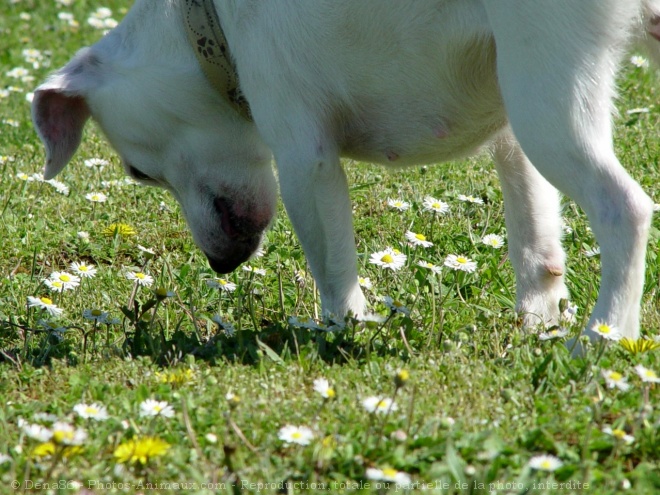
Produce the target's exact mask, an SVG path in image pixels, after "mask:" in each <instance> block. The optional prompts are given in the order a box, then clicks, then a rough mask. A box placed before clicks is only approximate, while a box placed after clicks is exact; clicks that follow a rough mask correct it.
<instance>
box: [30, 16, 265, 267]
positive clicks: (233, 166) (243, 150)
mask: <svg viewBox="0 0 660 495" xmlns="http://www.w3.org/2000/svg"><path fill="white" fill-rule="evenodd" d="M127 20H128V18H127ZM127 20H125V22H126V21H127ZM122 24H124V23H122ZM160 27H161V31H162V32H167V31H168V29H167V27H162V26H160ZM144 31H148V27H144V28H142V27H141V29H126V28H124V29H122V25H120V27H119V28H117V29H116V30H115V31H113V32H111V33H109V34H108V35H106V36H105V37H104V38H103V39H102V40H101V41H100V42H99V43H97V44H96V45H94V46H93V47H91V48H85V49H83V50H81V51H80V52H79V53H78V54H77V55H76V56H75V57H74V58H73V59H72V60H71V61H70V62H69V63H68V64H67V65H66V66H64V67H63V68H62V69H60V70H59V71H57V72H56V73H54V74H53V75H52V76H51V77H50V78H49V79H48V80H47V81H46V82H45V83H44V84H42V85H41V86H39V87H38V88H37V89H36V91H35V93H34V99H33V103H32V116H33V121H34V124H35V127H36V129H37V132H38V133H39V136H40V137H41V139H42V141H43V142H44V145H45V147H46V158H47V161H46V168H45V171H44V176H45V177H46V178H47V179H49V178H52V177H54V176H55V175H57V174H58V173H59V172H60V171H61V170H62V169H63V168H64V166H65V165H66V164H67V163H68V162H69V160H70V159H71V157H72V156H73V154H74V153H75V151H76V149H77V148H78V145H79V144H80V140H81V136H82V131H83V127H84V125H85V123H86V121H87V120H88V118H89V117H91V118H92V119H93V120H95V121H96V122H97V123H98V125H99V126H100V128H101V129H102V130H103V132H104V134H105V135H106V137H107V139H108V140H109V142H110V144H111V145H112V147H113V148H114V149H115V150H116V151H117V152H118V154H119V155H120V157H121V159H122V161H123V164H124V167H125V169H126V171H127V173H128V174H129V175H131V176H132V177H133V178H135V179H137V180H138V181H140V182H143V183H145V184H150V185H156V186H160V187H164V188H167V189H168V190H170V191H171V192H172V194H173V195H174V196H175V197H176V198H177V200H178V201H179V203H180V204H181V207H182V209H183V212H184V215H185V217H186V220H187V222H188V225H189V227H190V229H191V231H192V234H193V237H194V239H195V241H196V243H197V244H198V246H199V247H200V248H201V249H202V251H203V252H204V253H205V254H206V256H207V257H208V259H209V262H210V264H211V267H212V268H213V269H214V270H216V271H218V272H221V273H226V272H229V271H232V270H233V269H235V268H236V267H237V266H238V265H239V264H240V263H241V262H243V261H245V260H246V259H248V258H249V256H250V255H251V254H252V253H254V251H255V250H256V249H257V248H258V246H259V244H260V242H261V238H262V235H263V232H264V230H265V229H266V227H267V226H268V225H269V223H270V222H271V219H272V218H273V215H274V212H275V205H276V185H275V178H274V174H273V170H272V167H271V153H270V151H269V150H268V148H267V147H266V146H265V145H264V144H263V142H262V141H261V139H260V137H259V135H258V134H257V131H256V128H255V126H254V125H253V124H252V123H251V122H249V121H247V120H246V119H244V118H242V117H241V116H240V115H239V114H238V113H237V112H236V111H235V110H234V109H233V108H232V107H231V106H230V105H229V104H228V103H227V102H226V101H224V100H223V99H222V97H221V96H220V95H219V94H217V93H216V92H215V91H214V90H213V88H212V87H211V86H210V84H209V83H208V82H207V81H206V79H205V77H204V75H203V73H202V71H201V69H200V68H199V66H198V65H197V62H196V59H195V56H194V53H193V52H192V49H191V48H190V47H188V46H187V43H186V40H185V38H183V37H180V38H177V39H172V40H165V41H163V40H161V41H160V42H159V41H156V42H148V41H147V40H145V39H144V37H145V34H144ZM140 37H141V38H140ZM141 39H142V40H144V42H141V41H140V40H141Z"/></svg>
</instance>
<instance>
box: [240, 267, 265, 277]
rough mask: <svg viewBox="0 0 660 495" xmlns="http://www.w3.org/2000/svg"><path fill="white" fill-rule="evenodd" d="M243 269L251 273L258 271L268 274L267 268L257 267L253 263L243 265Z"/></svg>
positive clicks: (259, 273)
mask: <svg viewBox="0 0 660 495" xmlns="http://www.w3.org/2000/svg"><path fill="white" fill-rule="evenodd" d="M243 271H244V272H249V273H256V274H257V275H266V270H264V269H263V268H255V267H253V266H252V265H243Z"/></svg>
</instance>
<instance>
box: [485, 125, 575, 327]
mask: <svg viewBox="0 0 660 495" xmlns="http://www.w3.org/2000/svg"><path fill="white" fill-rule="evenodd" d="M491 149H492V154H493V159H494V162H495V167H496V168H497V173H498V175H499V177H500V182H501V184H502V194H503V196H504V214H505V219H506V230H507V237H508V246H509V258H510V260H511V263H512V264H513V268H514V270H515V272H516V311H517V312H518V314H519V315H521V316H522V318H523V324H524V325H525V326H534V325H537V324H543V325H554V324H556V323H558V321H559V316H560V314H559V313H560V311H559V301H560V300H561V299H567V298H568V291H567V289H566V285H565V284H564V251H563V249H562V246H561V216H560V201H559V200H560V198H559V193H558V192H557V190H556V189H555V188H554V187H553V186H552V185H551V184H550V183H549V182H548V181H547V180H545V179H544V178H543V176H541V174H540V173H539V172H538V171H537V170H536V169H535V168H534V166H533V165H532V164H531V163H530V161H529V160H528V159H527V157H526V156H525V154H524V153H523V151H522V149H521V148H520V145H519V144H518V142H517V141H516V139H515V137H513V135H512V134H511V132H510V130H507V131H505V132H503V133H502V134H501V135H500V136H499V137H498V139H497V140H496V142H495V143H494V145H493V146H492V148H491Z"/></svg>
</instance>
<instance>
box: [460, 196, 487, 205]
mask: <svg viewBox="0 0 660 495" xmlns="http://www.w3.org/2000/svg"><path fill="white" fill-rule="evenodd" d="M458 200H459V201H463V202H465V203H472V204H475V205H482V204H484V200H483V199H481V198H478V197H476V196H470V195H465V194H459V195H458Z"/></svg>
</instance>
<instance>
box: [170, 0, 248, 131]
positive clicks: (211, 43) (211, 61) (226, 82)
mask: <svg viewBox="0 0 660 495" xmlns="http://www.w3.org/2000/svg"><path fill="white" fill-rule="evenodd" d="M183 4H184V7H183V17H184V19H183V20H184V24H185V26H186V32H187V33H188V39H189V40H190V43H191V44H192V47H193V50H194V51H195V55H197V60H198V62H199V65H200V66H201V68H202V70H203V71H204V74H206V77H207V78H208V80H209V81H210V82H211V84H212V85H213V87H214V88H215V89H216V90H218V91H219V92H220V94H221V95H223V96H224V97H225V98H226V99H227V101H228V102H229V103H231V105H232V106H233V107H234V108H235V109H236V111H237V112H238V113H239V114H240V115H242V116H243V117H245V118H246V119H248V120H252V114H251V112H250V106H249V104H248V102H247V100H246V99H245V97H244V96H243V94H242V93H241V89H240V87H239V84H238V74H237V72H236V66H235V65H234V61H233V60H232V58H231V54H230V53H229V46H228V45H227V39H226V38H225V34H224V33H223V31H222V27H221V26H220V20H219V19H218V13H217V12H216V10H215V5H214V4H213V0H184V2H183Z"/></svg>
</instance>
